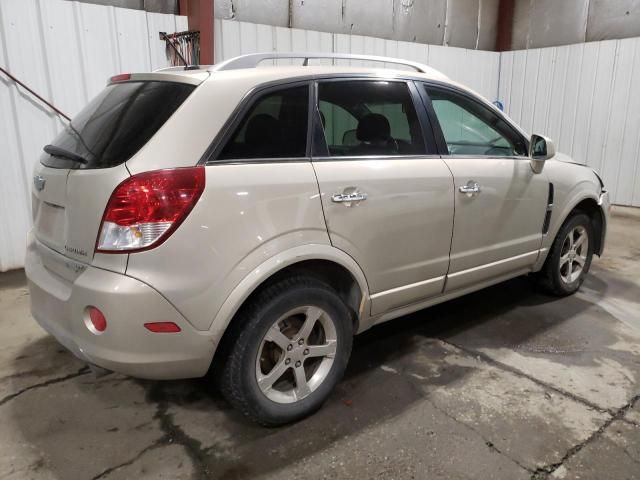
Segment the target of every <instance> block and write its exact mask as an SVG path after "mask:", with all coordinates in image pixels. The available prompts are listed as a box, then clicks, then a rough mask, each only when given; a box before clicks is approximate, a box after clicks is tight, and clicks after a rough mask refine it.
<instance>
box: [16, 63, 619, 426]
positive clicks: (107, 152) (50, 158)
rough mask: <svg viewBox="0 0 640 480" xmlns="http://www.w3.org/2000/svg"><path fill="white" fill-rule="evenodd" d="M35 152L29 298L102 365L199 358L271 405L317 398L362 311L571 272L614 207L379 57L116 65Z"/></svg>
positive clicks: (464, 101)
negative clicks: (139, 70) (120, 69)
mask: <svg viewBox="0 0 640 480" xmlns="http://www.w3.org/2000/svg"><path fill="white" fill-rule="evenodd" d="M320 57H324V58H329V59H331V60H329V63H331V62H333V63H335V64H336V65H334V66H321V65H316V66H313V65H310V63H319V62H324V63H326V62H327V60H319V58H320ZM283 59H285V60H286V61H287V62H288V63H289V64H290V65H288V66H281V65H278V63H282V60H283ZM292 59H293V60H292ZM296 59H297V60H300V62H299V63H302V60H304V63H303V64H302V65H297V66H294V65H291V63H293V62H294V60H296ZM353 60H358V61H367V62H385V65H383V67H385V66H389V65H392V64H393V65H397V67H396V69H385V68H380V69H374V68H365V67H358V68H356V67H351V66H340V65H339V64H340V63H348V61H353ZM263 61H268V62H270V63H271V65H268V66H260V67H258V64H260V63H261V62H263ZM44 152H45V153H44V154H43V156H42V158H41V160H40V163H39V165H38V166H37V167H36V169H35V174H34V189H33V222H34V228H33V231H32V232H31V233H30V236H29V240H28V253H27V258H26V272H27V276H28V278H29V287H30V290H31V302H32V304H31V309H32V313H33V316H34V317H35V319H36V320H37V321H38V322H39V323H40V325H42V327H43V328H44V329H46V330H47V331H48V332H50V333H51V334H52V335H54V336H55V337H56V338H57V339H58V340H59V341H60V343H62V344H63V345H64V346H66V348H68V349H69V350H71V351H72V352H73V353H74V354H75V355H77V356H78V357H79V358H81V359H83V360H84V361H86V362H87V363H89V364H90V365H94V366H99V367H101V368H102V369H106V370H111V371H117V372H122V373H124V374H128V375H132V376H136V377H142V378H151V379H176V378H188V377H200V376H204V375H205V374H207V372H209V371H212V372H213V377H214V378H215V379H217V380H218V381H219V382H220V384H221V389H222V391H223V392H224V394H225V396H226V397H227V398H228V400H229V401H230V402H231V403H232V404H233V405H234V406H236V407H237V408H239V409H240V410H241V411H242V412H243V413H244V414H246V415H247V416H249V417H251V418H253V419H255V420H257V421H258V422H260V423H262V424H264V425H279V424H282V423H286V422H290V421H293V420H296V419H299V418H301V417H304V416H305V415H308V414H309V413H311V412H313V411H314V410H316V409H317V408H319V406H320V405H321V404H322V402H323V401H324V400H325V399H326V398H327V396H328V395H329V394H330V392H331V390H332V389H333V388H334V386H335V385H336V383H337V382H338V381H339V380H340V378H341V376H342V375H343V372H344V371H345V368H346V366H347V362H348V360H349V355H350V351H351V344H352V337H353V335H354V334H356V333H360V332H363V331H365V330H367V329H368V328H370V327H372V326H373V325H376V324H378V323H381V322H385V321H387V320H391V319H394V318H396V317H400V316H402V315H405V314H408V313H410V312H413V311H416V310H419V309H422V308H425V307H428V306H430V305H434V304H436V303H440V302H444V301H446V300H449V299H452V298H454V297H458V296H460V295H464V294H466V293H469V292H472V291H474V290H478V289H481V288H484V287H487V286H488V285H492V284H495V283H498V282H502V281H504V280H507V279H509V278H512V277H516V276H518V275H523V274H533V273H535V276H536V277H537V278H538V279H539V281H540V283H541V284H542V285H543V286H544V287H545V288H546V289H547V290H548V291H550V292H552V293H553V294H557V295H567V294H571V293H573V292H575V291H576V290H577V289H578V288H579V287H580V285H581V283H582V281H583V280H584V277H585V274H586V273H587V271H588V270H589V265H590V263H591V259H592V255H593V254H594V253H595V254H597V255H600V254H601V253H602V250H603V245H604V236H605V230H606V225H607V218H608V209H609V207H608V195H607V192H606V191H605V190H604V188H603V185H602V182H601V180H600V179H599V177H598V176H597V175H596V174H595V173H594V172H593V171H592V170H591V169H590V168H585V167H584V166H580V165H577V164H572V163H570V162H567V161H563V160H564V159H563V158H561V156H560V154H555V152H554V147H553V144H552V143H551V141H550V140H549V139H546V138H545V137H542V136H535V135H534V136H533V137H531V139H530V138H528V137H527V136H526V135H525V133H524V132H523V131H522V130H521V129H520V128H519V127H518V126H517V125H515V124H514V123H513V122H512V121H511V120H510V119H509V118H507V117H506V116H505V115H504V114H503V113H501V112H500V111H499V110H497V109H496V108H495V107H494V106H493V105H491V103H489V102H487V101H486V100H484V99H482V98H481V97H479V96H478V95H476V94H475V93H473V92H471V91H470V90H469V89H467V88H465V87H463V86H461V85H458V84H456V83H455V82H452V81H451V80H449V79H448V78H447V77H446V76H444V75H442V74H441V73H439V72H437V71H435V70H433V69H431V68H429V67H426V66H423V65H420V64H415V63H411V62H405V61H402V60H397V59H390V58H381V57H361V56H345V55H325V54H317V55H312V54H256V55H246V56H243V57H238V58H235V59H232V60H229V61H227V62H224V63H221V64H218V65H215V66H213V67H199V68H197V69H189V70H185V69H181V68H180V69H177V68H172V69H167V70H162V71H158V72H154V73H145V74H123V75H118V76H116V77H113V78H111V79H110V82H109V84H108V85H107V87H106V88H105V89H104V90H103V91H102V93H100V94H99V95H98V96H97V97H96V98H95V99H94V100H93V101H92V102H91V103H90V104H89V105H87V106H86V107H85V108H84V109H83V110H82V111H81V112H80V113H79V114H78V115H77V116H76V118H74V120H73V121H72V122H71V123H70V124H69V125H68V126H67V127H66V129H65V130H64V131H63V132H62V133H61V134H60V135H58V137H56V138H55V139H54V140H53V142H52V144H50V145H47V146H46V147H44Z"/></svg>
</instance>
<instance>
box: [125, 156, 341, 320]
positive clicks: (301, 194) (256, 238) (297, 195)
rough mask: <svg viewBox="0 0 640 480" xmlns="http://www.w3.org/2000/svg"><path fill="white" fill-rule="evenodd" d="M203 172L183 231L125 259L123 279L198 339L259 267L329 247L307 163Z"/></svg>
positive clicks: (225, 166) (213, 168)
mask: <svg viewBox="0 0 640 480" xmlns="http://www.w3.org/2000/svg"><path fill="white" fill-rule="evenodd" d="M205 168H206V187H205V191H204V192H203V194H202V196H201V198H200V200H199V201H198V203H197V205H196V206H195V207H194V209H193V210H192V211H191V213H190V214H189V216H188V217H187V219H186V220H185V221H184V223H183V224H182V225H180V227H179V228H178V229H177V230H176V231H175V232H174V233H173V235H172V236H171V237H169V239H168V240H167V241H166V242H164V243H163V244H162V245H160V246H159V247H157V248H155V249H152V250H148V251H145V252H139V253H132V254H130V255H129V264H128V266H127V275H129V276H132V277H134V278H137V279H139V280H142V281H143V282H145V283H147V284H149V285H151V286H152V287H154V288H155V289H156V290H158V291H159V292H160V293H161V294H162V295H164V296H165V298H167V299H168V300H169V301H170V302H171V303H172V304H173V305H174V306H175V307H176V308H177V309H178V310H179V311H180V312H181V313H182V314H183V315H184V316H185V318H187V320H189V322H190V323H191V324H192V325H193V326H194V327H195V328H196V329H198V330H203V331H204V330H208V329H209V328H210V326H211V324H212V322H213V319H214V317H215V316H216V314H217V312H218V310H219V309H220V308H221V306H222V304H223V303H224V302H225V300H226V299H227V297H228V296H229V295H230V294H231V292H232V291H233V290H234V288H235V287H236V286H237V285H238V284H239V283H240V282H241V281H242V280H243V279H244V278H245V277H246V276H248V275H250V274H251V273H252V272H254V270H255V269H257V268H258V267H259V266H260V265H261V264H263V263H264V262H265V261H267V260H268V259H270V258H272V257H275V256H276V255H277V254H279V253H280V252H283V251H286V250H288V249H291V248H294V247H298V246H301V245H319V244H324V245H329V238H328V235H327V231H326V226H325V222H324V216H323V214H322V207H321V203H320V198H319V197H320V196H319V192H318V184H317V182H316V179H315V174H314V172H313V167H312V166H311V163H310V162H308V161H300V162H282V163H270V162H269V163H266V162H265V163H253V164H252V163H245V164H217V165H211V166H207V167H205ZM158 320H159V321H161V319H158Z"/></svg>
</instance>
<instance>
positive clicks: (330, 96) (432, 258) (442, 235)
mask: <svg viewBox="0 0 640 480" xmlns="http://www.w3.org/2000/svg"><path fill="white" fill-rule="evenodd" d="M415 88H416V87H415V85H414V84H413V83H412V82H405V81H401V80H397V81H391V80H375V79H371V80H362V79H357V80H356V79H340V80H331V81H319V82H318V84H317V99H318V102H317V106H318V108H319V110H318V115H317V118H316V130H314V156H313V164H314V168H315V171H316V174H317V177H318V182H319V185H320V193H321V198H322V205H323V208H324V213H325V218H326V222H327V227H328V230H329V235H330V238H331V243H332V244H333V245H334V246H335V247H337V248H340V249H341V250H343V251H345V252H346V253H348V254H349V255H351V257H353V258H354V259H355V260H356V262H358V264H359V265H360V266H361V268H362V269H363V271H364V273H365V275H366V277H367V281H368V283H369V287H370V291H371V294H372V295H371V298H372V314H378V313H384V312H386V311H389V310H392V309H394V308H398V307H401V306H404V305H408V304H411V303H414V302H417V301H419V300H421V299H424V298H427V297H431V296H435V295H438V294H440V293H441V292H442V289H443V286H444V279H445V275H446V273H447V269H448V266H449V247H450V244H451V232H452V227H453V182H452V177H451V173H450V172H449V169H448V168H447V166H446V164H445V163H444V162H443V161H442V160H441V159H440V158H439V157H438V156H437V155H436V154H435V145H434V142H433V136H432V134H431V133H430V132H431V131H430V128H429V127H428V125H427V124H426V122H427V119H426V114H425V112H424V109H423V108H418V109H416V103H415V101H416V99H418V97H417V91H416V90H415Z"/></svg>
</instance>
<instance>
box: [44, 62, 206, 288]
mask: <svg viewBox="0 0 640 480" xmlns="http://www.w3.org/2000/svg"><path fill="white" fill-rule="evenodd" d="M142 76H143V77H144V79H141V78H136V76H125V77H126V81H119V82H112V83H110V84H109V85H107V86H106V88H105V89H104V90H103V91H102V92H101V93H100V94H98V96H97V97H96V98H94V99H93V100H92V101H91V102H90V103H89V104H88V105H87V106H86V107H85V108H83V109H82V111H81V112H80V113H79V114H78V115H77V116H76V117H74V119H73V120H72V121H71V123H70V124H68V125H67V126H66V128H65V129H64V130H63V131H62V132H61V133H60V134H59V135H58V136H57V137H56V138H55V139H54V140H53V141H52V142H51V144H49V145H47V146H45V147H44V150H45V153H43V155H42V157H41V159H40V163H39V164H38V165H37V166H36V168H35V171H34V182H33V189H32V191H33V222H34V232H33V233H34V235H35V237H36V239H37V240H38V244H39V245H40V246H39V247H38V248H41V249H43V250H45V249H49V252H48V253H49V254H47V252H45V251H43V252H42V253H43V255H42V258H43V265H44V266H45V267H46V268H47V269H48V270H50V271H52V272H54V273H56V274H58V275H59V276H62V277H63V278H65V279H66V280H69V281H73V280H75V278H76V277H77V275H79V272H81V271H82V265H83V264H85V265H86V264H94V265H96V266H101V267H103V268H108V269H111V270H115V271H122V272H124V268H126V259H127V256H126V255H124V254H122V255H108V254H95V255H94V250H95V246H96V239H97V238H98V230H99V228H100V223H101V221H102V216H103V214H104V211H105V207H106V205H107V202H108V200H109V197H110V196H111V193H112V192H113V191H114V189H115V188H116V187H117V186H118V185H119V184H120V183H121V182H122V181H123V180H125V179H126V178H128V177H129V176H130V174H129V171H128V170H127V168H126V166H125V162H126V161H127V160H129V159H130V158H131V157H133V156H134V155H137V154H138V153H139V152H140V151H141V150H143V149H144V146H145V145H146V143H147V142H148V141H149V140H150V139H151V138H152V137H153V136H154V135H155V134H156V133H157V132H158V131H160V130H161V127H162V126H163V125H164V124H165V123H166V121H167V120H168V119H169V118H170V117H171V116H172V115H173V114H174V113H175V111H176V110H177V109H178V108H179V107H180V105H182V103H183V102H184V100H186V98H187V97H188V96H189V95H190V94H191V93H192V92H193V90H194V89H195V88H196V85H195V84H194V83H197V82H199V80H195V79H194V78H191V77H185V78H184V79H183V78H182V77H178V76H177V75H173V76H171V75H166V74H165V75H162V74H147V75H142ZM166 78H172V79H174V80H171V81H168V80H165V79H166ZM175 78H179V79H180V80H181V81H175ZM141 154H142V153H141ZM51 250H52V251H54V252H57V253H60V254H62V255H63V256H64V257H62V260H61V257H60V256H59V255H51V254H50V253H51ZM66 259H71V260H73V261H67V260H66Z"/></svg>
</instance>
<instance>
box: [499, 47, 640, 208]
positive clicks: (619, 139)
mask: <svg viewBox="0 0 640 480" xmlns="http://www.w3.org/2000/svg"><path fill="white" fill-rule="evenodd" d="M499 98H500V100H502V101H503V102H504V105H505V111H506V112H507V113H508V114H509V116H510V117H511V118H513V119H514V120H515V121H516V122H518V123H519V124H520V125H521V126H522V127H523V128H524V129H525V130H527V131H529V132H533V133H541V134H544V135H548V136H549V137H551V138H552V139H553V140H554V142H555V143H556V148H557V150H558V151H561V152H563V153H566V154H568V155H570V156H571V157H573V159H574V160H575V161H576V162H580V163H585V164H587V165H589V166H591V167H593V168H594V169H596V170H597V171H598V172H600V173H601V175H602V178H603V180H604V183H605V186H606V187H607V188H608V189H609V190H610V191H611V193H612V200H613V202H614V203H616V204H618V205H632V206H636V207H639V206H640V38H630V39H625V40H608V41H603V42H591V43H582V44H577V45H568V46H564V47H550V48H542V49H532V50H521V51H515V52H505V53H502V54H501V67H500V90H499Z"/></svg>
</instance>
